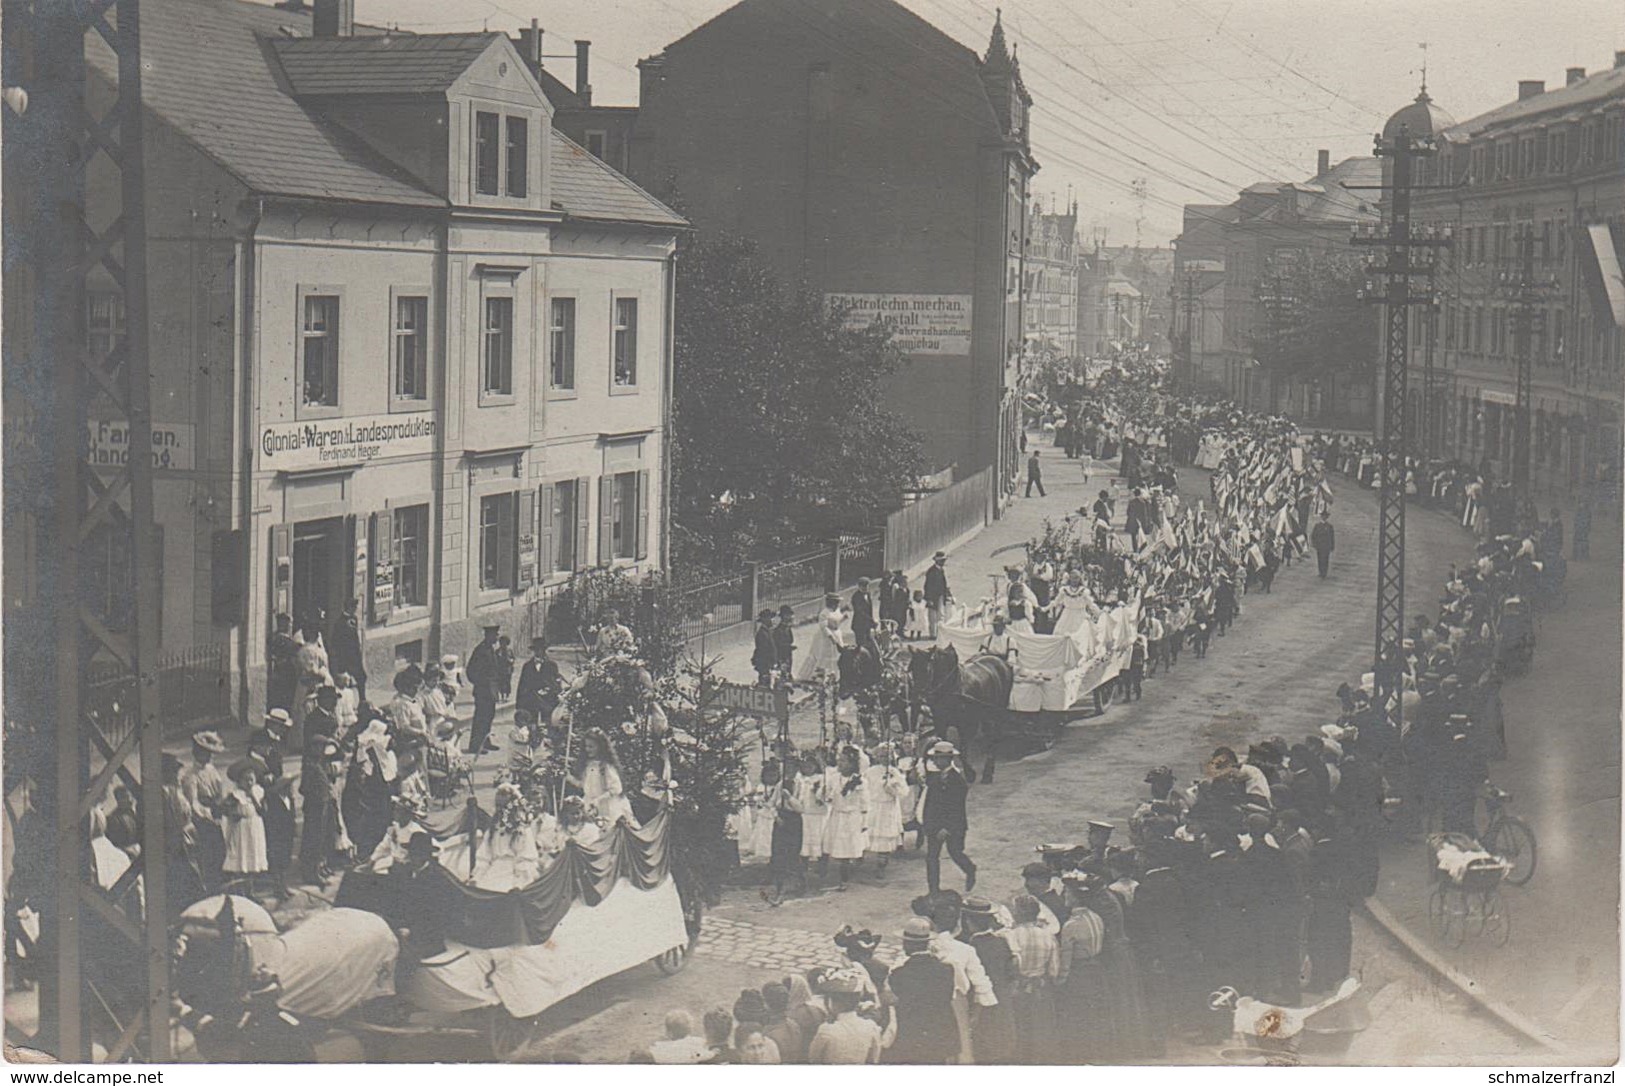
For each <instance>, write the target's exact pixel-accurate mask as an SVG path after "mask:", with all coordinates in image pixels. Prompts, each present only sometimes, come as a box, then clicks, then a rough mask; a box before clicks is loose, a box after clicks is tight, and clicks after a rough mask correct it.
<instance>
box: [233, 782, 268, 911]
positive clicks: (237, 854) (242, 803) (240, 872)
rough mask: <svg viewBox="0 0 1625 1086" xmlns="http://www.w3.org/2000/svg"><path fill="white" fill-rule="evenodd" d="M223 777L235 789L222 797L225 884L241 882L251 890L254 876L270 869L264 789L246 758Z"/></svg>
mask: <svg viewBox="0 0 1625 1086" xmlns="http://www.w3.org/2000/svg"><path fill="white" fill-rule="evenodd" d="M227 776H229V777H230V778H231V781H232V784H233V785H235V787H234V788H232V789H231V790H229V791H228V792H227V793H226V796H225V800H224V802H223V803H222V805H221V813H222V815H223V816H224V824H223V826H222V828H223V829H224V831H225V838H226V862H225V864H224V865H223V868H222V870H224V871H225V873H226V875H227V878H228V881H229V880H230V879H232V878H243V879H247V880H249V885H250V886H252V885H253V880H254V876H256V875H263V874H265V873H266V872H267V871H268V870H270V867H271V861H270V853H269V852H268V851H267V849H266V847H265V817H264V816H265V789H263V788H261V787H260V784H259V777H258V774H257V773H256V771H255V769H254V763H253V762H251V761H249V760H248V759H246V758H245V759H244V760H243V761H241V762H238V763H237V764H236V765H234V766H232V767H231V772H230V773H228V774H227Z"/></svg>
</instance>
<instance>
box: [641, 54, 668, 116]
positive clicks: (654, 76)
mask: <svg viewBox="0 0 1625 1086" xmlns="http://www.w3.org/2000/svg"><path fill="white" fill-rule="evenodd" d="M665 78H666V54H665V53H656V54H655V55H654V56H652V57H644V58H643V59H642V60H640V61H638V106H639V107H640V108H641V107H644V106H647V105H648V104H649V103H650V102H651V101H653V99H654V96H655V92H656V91H657V90H659V89H660V84H661V83H662V82H664V81H665Z"/></svg>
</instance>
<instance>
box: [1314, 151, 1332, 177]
mask: <svg viewBox="0 0 1625 1086" xmlns="http://www.w3.org/2000/svg"><path fill="white" fill-rule="evenodd" d="M1331 170H1332V153H1331V152H1330V151H1325V150H1322V151H1320V152H1318V153H1317V154H1316V157H1315V176H1316V177H1325V176H1326V175H1327V174H1328V173H1330V172H1331Z"/></svg>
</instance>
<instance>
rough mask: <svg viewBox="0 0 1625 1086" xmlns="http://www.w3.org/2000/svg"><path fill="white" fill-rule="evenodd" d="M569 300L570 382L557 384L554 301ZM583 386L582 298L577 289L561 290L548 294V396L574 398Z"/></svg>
mask: <svg viewBox="0 0 1625 1086" xmlns="http://www.w3.org/2000/svg"><path fill="white" fill-rule="evenodd" d="M560 301H567V302H569V303H570V309H571V313H570V383H569V384H568V385H557V384H554V383H553V364H554V361H555V354H556V347H555V342H554V338H553V335H554V332H555V331H557V327H556V325H555V324H554V321H553V303H554V302H560ZM580 387H581V299H580V298H579V297H578V296H577V295H576V292H575V291H569V290H561V291H556V292H554V293H552V294H549V295H548V296H547V398H548V399H550V400H573V399H575V398H576V396H577V395H578V390H579V389H580Z"/></svg>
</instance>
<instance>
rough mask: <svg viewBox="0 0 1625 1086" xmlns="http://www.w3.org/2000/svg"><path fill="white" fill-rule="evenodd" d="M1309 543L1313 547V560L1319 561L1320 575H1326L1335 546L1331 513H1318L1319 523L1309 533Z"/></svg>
mask: <svg viewBox="0 0 1625 1086" xmlns="http://www.w3.org/2000/svg"><path fill="white" fill-rule="evenodd" d="M1309 545H1310V546H1311V547H1313V548H1315V561H1316V562H1318V563H1320V576H1321V578H1322V579H1324V578H1325V576H1326V571H1327V570H1328V569H1329V568H1330V567H1331V564H1332V551H1333V550H1335V549H1336V548H1337V533H1336V532H1335V531H1334V530H1333V529H1332V515H1331V514H1330V513H1322V514H1320V523H1319V524H1316V525H1315V527H1314V530H1313V531H1311V532H1310V533H1309Z"/></svg>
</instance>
